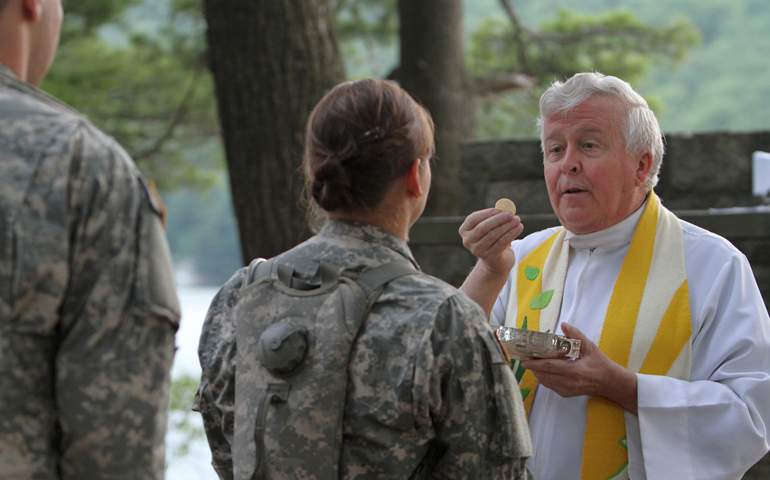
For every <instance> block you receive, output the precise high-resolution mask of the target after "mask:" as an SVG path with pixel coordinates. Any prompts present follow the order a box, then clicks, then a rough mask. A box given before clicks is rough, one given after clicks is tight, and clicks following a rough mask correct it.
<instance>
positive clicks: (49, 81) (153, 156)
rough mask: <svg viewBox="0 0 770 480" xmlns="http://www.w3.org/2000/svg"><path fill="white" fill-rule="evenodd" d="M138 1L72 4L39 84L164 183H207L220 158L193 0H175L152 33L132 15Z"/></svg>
mask: <svg viewBox="0 0 770 480" xmlns="http://www.w3.org/2000/svg"><path fill="white" fill-rule="evenodd" d="M135 3H137V2H136V1H135V0H131V1H116V0H89V1H86V2H81V3H75V4H73V5H72V9H70V8H69V7H70V5H69V4H68V5H67V13H66V16H65V18H66V24H65V29H64V31H65V32H67V34H66V35H63V37H62V42H61V45H60V47H59V51H58V54H57V58H56V61H55V62H54V65H53V67H52V68H51V71H50V72H49V73H48V75H47V76H46V78H45V79H44V82H43V84H42V88H43V89H45V90H46V91H48V92H50V93H51V94H53V95H54V96H56V97H58V98H60V99H61V100H63V101H64V102H66V103H68V104H70V105H72V106H73V107H74V108H76V109H78V110H79V111H81V112H83V113H84V114H85V115H87V116H88V117H89V118H90V119H91V121H93V122H94V123H95V124H96V125H97V126H99V127H100V128H102V129H103V130H105V131H106V132H107V133H109V134H110V135H112V136H114V137H115V138H116V139H117V140H118V142H119V143H120V144H121V145H123V147H124V148H126V150H127V151H128V152H129V154H130V155H131V156H132V157H133V158H134V160H135V161H136V162H137V165H138V166H139V167H140V169H141V170H142V171H143V172H144V173H145V174H146V175H147V176H148V177H150V178H154V179H156V182H157V183H158V185H159V186H160V187H161V188H164V189H169V188H175V187H178V186H180V185H190V184H197V185H201V184H204V185H205V184H210V183H211V178H210V175H209V174H208V173H206V168H209V169H210V168H211V167H212V166H218V165H221V162H222V156H221V149H220V148H219V147H218V146H213V145H216V143H217V120H216V112H215V107H214V105H215V104H214V99H213V85H212V82H211V79H210V76H209V73H208V70H207V69H206V67H205V64H204V62H203V61H202V58H203V55H202V52H203V39H202V38H203V34H202V32H203V22H202V19H201V15H200V12H199V11H197V10H195V8H196V7H197V5H196V2H193V1H191V0H186V1H176V2H175V3H174V4H173V6H174V7H175V8H174V9H171V10H169V11H167V12H166V15H165V17H161V18H160V19H157V20H158V21H160V22H161V23H160V27H159V28H158V29H156V30H154V31H153V33H152V34H147V33H144V32H142V31H140V30H139V29H138V28H137V27H136V26H135V25H133V24H134V23H135V22H132V21H131V20H130V18H128V17H129V16H130V14H131V13H132V10H127V7H130V6H132V5H134V4H135ZM121 14H122V16H121V17H118V16H119V15H121ZM118 20H119V21H118ZM162 22H165V23H162ZM128 24H132V25H131V26H129V25H128ZM100 29H101V30H100ZM99 31H108V32H111V37H112V39H113V41H108V40H107V39H105V37H109V36H110V35H97V34H96V33H98V32H99ZM212 144H213V145H212ZM204 152H205V156H204V155H202V154H203V153H204Z"/></svg>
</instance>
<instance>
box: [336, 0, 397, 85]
mask: <svg viewBox="0 0 770 480" xmlns="http://www.w3.org/2000/svg"><path fill="white" fill-rule="evenodd" d="M329 3H330V6H331V8H332V10H333V12H334V18H335V26H336V28H337V35H338V38H339V40H340V49H341V51H342V53H343V56H344V58H345V67H346V71H347V76H348V77H351V78H359V77H369V76H372V77H385V76H387V75H388V74H389V73H390V71H391V70H392V69H393V68H394V66H395V65H394V64H395V62H396V57H397V51H396V49H397V36H398V15H397V12H396V7H397V5H396V0H330V2H329Z"/></svg>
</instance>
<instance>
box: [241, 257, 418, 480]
mask: <svg viewBox="0 0 770 480" xmlns="http://www.w3.org/2000/svg"><path fill="white" fill-rule="evenodd" d="M417 272H418V270H417V269H416V268H415V267H414V266H412V265H411V264H410V263H407V262H392V263H386V264H383V265H380V266H378V267H373V268H369V269H368V270H364V271H363V272H362V273H361V274H360V275H356V273H355V272H352V271H350V270H343V269H341V268H340V267H338V266H336V265H333V264H331V263H328V262H323V261H322V262H320V264H319V266H318V270H317V273H316V274H315V276H314V277H313V279H311V280H310V281H303V280H301V279H299V278H297V277H296V276H295V275H294V270H293V269H292V268H291V267H289V266H287V265H283V264H280V263H278V262H277V261H275V258H274V259H271V260H267V261H265V260H264V259H257V260H254V261H252V262H251V264H250V265H249V268H248V271H247V275H246V278H245V279H244V283H243V288H242V289H241V295H240V297H239V300H238V303H237V304H236V306H235V307H234V311H233V312H234V318H235V322H236V333H237V339H238V344H237V357H236V373H235V425H234V433H233V435H234V441H233V442H232V443H233V450H232V455H233V466H234V473H235V479H236V480H266V479H269V478H271V477H273V478H275V479H278V478H281V479H282V478H302V479H308V480H331V479H334V480H336V479H337V478H339V460H340V453H341V446H342V418H343V411H344V407H345V399H346V393H347V383H348V363H349V360H350V353H351V350H352V347H353V344H354V342H355V339H356V337H357V336H358V331H359V330H360V328H361V326H362V325H363V324H364V320H365V319H366V317H367V316H368V313H369V310H370V309H371V306H372V305H373V304H374V302H375V300H376V299H377V297H378V296H379V295H380V293H381V292H382V289H383V288H384V286H385V284H386V283H387V282H389V281H391V280H393V279H395V278H398V277H400V276H403V275H408V274H413V273H417Z"/></svg>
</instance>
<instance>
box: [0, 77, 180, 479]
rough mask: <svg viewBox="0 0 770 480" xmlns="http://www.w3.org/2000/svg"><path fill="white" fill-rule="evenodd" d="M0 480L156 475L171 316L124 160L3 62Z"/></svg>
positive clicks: (150, 217)
mask: <svg viewBox="0 0 770 480" xmlns="http://www.w3.org/2000/svg"><path fill="white" fill-rule="evenodd" d="M0 277H1V280H0V412H1V413H0V477H2V478H4V479H25V480H26V479H88V480H94V479H97V480H98V479H110V480H116V479H132V480H133V479H160V478H163V476H164V457H165V453H164V436H165V431H166V416H167V413H166V410H167V407H168V397H169V371H170V367H171V362H172V360H173V355H174V334H175V331H176V328H177V325H178V322H179V303H178V300H177V298H176V291H175V285H174V278H173V271H172V269H171V262H170V256H169V252H168V244H167V243H166V238H165V234H164V232H163V227H162V225H161V216H160V211H159V209H158V204H157V202H156V200H155V199H154V198H153V197H152V196H151V192H150V191H149V190H148V187H147V186H146V184H145V182H144V180H143V179H142V178H141V176H140V175H139V173H138V171H137V169H136V167H135V166H134V164H133V163H132V162H131V160H130V158H129V157H128V155H127V154H126V153H125V151H123V150H122V149H121V148H120V147H119V146H118V145H117V144H116V142H115V141H114V140H113V139H112V138H110V137H107V136H106V135H104V134H103V133H102V132H100V131H99V130H97V129H96V128H95V127H94V126H93V125H91V124H90V123H89V122H88V121H87V120H86V119H85V118H84V117H83V116H81V115H79V114H78V113H77V112H75V111H73V110H71V109H70V108H68V107H66V106H64V105H63V104H61V103H59V102H58V101H56V100H55V99H53V98H52V97H50V96H48V95H46V94H45V93H43V92H42V91H40V90H38V89H36V88H34V87H33V86H31V85H29V84H26V83H24V82H21V81H19V80H18V79H17V78H16V77H15V76H14V75H13V74H12V73H11V71H10V70H9V69H8V68H6V67H5V66H3V65H2V64H0Z"/></svg>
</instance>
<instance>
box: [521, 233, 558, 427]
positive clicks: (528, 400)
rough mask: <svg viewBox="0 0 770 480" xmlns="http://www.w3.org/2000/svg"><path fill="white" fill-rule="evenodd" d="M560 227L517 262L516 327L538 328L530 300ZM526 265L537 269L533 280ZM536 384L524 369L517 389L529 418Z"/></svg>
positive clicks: (537, 313) (536, 312)
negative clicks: (528, 276)
mask: <svg viewBox="0 0 770 480" xmlns="http://www.w3.org/2000/svg"><path fill="white" fill-rule="evenodd" d="M560 231H561V229H559V230H557V231H556V233H554V234H553V235H551V236H550V237H549V238H548V239H547V240H546V241H545V242H543V243H541V244H540V245H538V246H537V248H535V249H534V250H532V251H531V252H530V253H529V255H527V256H526V257H524V261H522V262H520V263H519V271H518V272H517V279H516V295H517V297H518V298H519V299H527V300H526V301H523V302H522V301H519V302H518V305H517V308H518V311H517V312H516V327H517V328H526V329H527V330H540V309H539V308H537V309H535V308H532V306H531V305H530V301H531V300H532V299H533V298H535V297H536V296H538V295H539V294H540V293H541V292H542V290H543V267H544V266H545V261H546V259H547V258H548V253H549V252H550V251H551V247H552V246H553V243H554V241H555V240H556V237H558V236H559V232H560ZM527 267H530V268H536V269H538V274H537V277H536V278H535V279H534V280H531V279H529V278H527ZM536 386H537V378H535V374H534V373H532V371H531V370H526V371H525V372H524V375H523V376H522V377H521V384H520V385H519V389H520V390H521V392H522V398H523V400H524V410H525V411H526V413H527V418H529V410H530V409H531V408H532V399H533V398H535V395H534V390H535V387H536Z"/></svg>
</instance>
